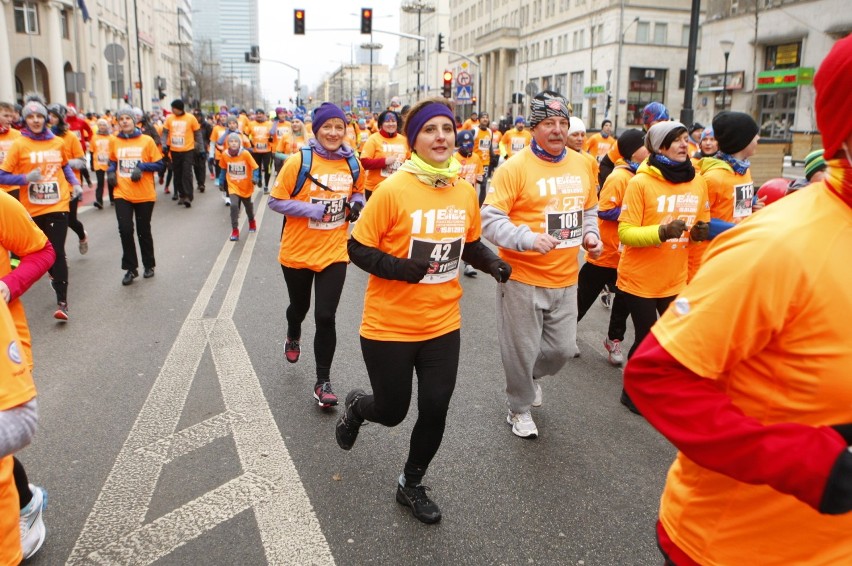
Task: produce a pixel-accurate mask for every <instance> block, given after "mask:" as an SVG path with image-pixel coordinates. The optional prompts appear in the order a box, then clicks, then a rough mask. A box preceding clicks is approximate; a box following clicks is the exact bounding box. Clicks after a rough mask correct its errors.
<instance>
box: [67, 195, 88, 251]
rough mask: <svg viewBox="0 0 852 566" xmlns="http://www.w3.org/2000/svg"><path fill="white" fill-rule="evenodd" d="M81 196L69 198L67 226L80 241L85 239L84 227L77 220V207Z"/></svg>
mask: <svg viewBox="0 0 852 566" xmlns="http://www.w3.org/2000/svg"><path fill="white" fill-rule="evenodd" d="M81 198H83V197H80V198H74V199H71V202H69V203H68V228H70V229H71V230H73V231H74V233H75V234H77V237H78V238H80V241H81V242H82V241H83V240H85V239H86V229H85V228H84V227H83V223H82V222H80V221H79V220H77V207H78V206H80V199H81Z"/></svg>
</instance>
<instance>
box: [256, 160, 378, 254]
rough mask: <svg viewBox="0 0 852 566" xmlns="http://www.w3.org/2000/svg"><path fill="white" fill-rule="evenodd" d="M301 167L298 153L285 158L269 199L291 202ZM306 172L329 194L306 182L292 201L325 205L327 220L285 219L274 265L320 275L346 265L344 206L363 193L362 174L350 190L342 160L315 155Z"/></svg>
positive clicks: (348, 175) (309, 181)
mask: <svg viewBox="0 0 852 566" xmlns="http://www.w3.org/2000/svg"><path fill="white" fill-rule="evenodd" d="M301 166H302V154H301V152H299V153H296V154H294V155H291V156H290V157H289V158H287V161H285V162H284V166H283V167H281V171H280V172H279V173H278V176H277V177H276V178H275V184H274V185H273V186H272V190H271V191H270V196H272V197H274V198H277V199H282V200H288V199H290V198H292V197H291V196H290V195H291V193H292V192H293V189H294V188H295V186H296V178H297V177H298V174H299V169H300V167H301ZM310 172H311V175H312V176H313V177H315V178H316V179H317V180H318V181H319V182H320V183H322V184H323V185H325V186H327V187H329V188H331V189H332V190H331V191H326V190H325V189H322V188H320V187H318V186H316V185H314V183H313V182H312V181H311V180H310V179H307V180H306V181H305V184H304V186H303V187H302V190H301V191H300V192H299V194H298V195H296V197H295V198H296V200H300V201H303V202H315V203H325V204H327V205H328V209H329V213H330V214H331V219H330V221H329V222H322V221H318V220H312V219H310V218H305V217H303V216H292V217H289V218H288V219H287V224H286V226H285V227H284V233H283V234H282V236H281V249H280V251H279V253H278V261H279V262H280V263H281V265H283V266H285V267H292V268H294V269H311V270H313V271H322V270H323V269H325V268H326V267H328V266H329V265H331V264H332V263H337V262H341V261H349V254H348V253H347V251H346V239H347V237H346V233H347V228H348V226H349V222H347V221H346V208H345V204H346V201H347V200H348V199H349V197H350V196H352V193H363V192H364V172H363V170H362V171H361V174H360V175H359V176H358V182H357V184H355V186H354V187H353V186H352V173H351V171H350V170H349V164H348V163H347V162H346V160H345V159H335V160H328V159H325V158H323V157H321V156H319V155H317V154H316V153H314V154H313V157H312V158H311V171H310Z"/></svg>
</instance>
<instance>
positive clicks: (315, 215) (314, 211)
mask: <svg viewBox="0 0 852 566" xmlns="http://www.w3.org/2000/svg"><path fill="white" fill-rule="evenodd" d="M308 206H310V207H311V209H310V211H309V212H308V213H307V214H306V216H307V217H308V218H310V219H311V220H316V221H318V222H327V221H328V218H327V215H328V205H327V204H323V203H321V202H315V203H312V204H310V205H308Z"/></svg>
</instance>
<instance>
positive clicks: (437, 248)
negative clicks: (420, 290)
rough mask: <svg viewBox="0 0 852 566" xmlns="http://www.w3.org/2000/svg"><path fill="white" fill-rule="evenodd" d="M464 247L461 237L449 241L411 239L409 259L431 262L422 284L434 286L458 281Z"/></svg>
mask: <svg viewBox="0 0 852 566" xmlns="http://www.w3.org/2000/svg"><path fill="white" fill-rule="evenodd" d="M462 246H463V242H462V238H461V237H459V238H455V239H448V240H427V239H423V238H411V245H410V246H409V249H408V257H409V258H411V259H425V260H428V261H429V270H428V271H427V272H426V276H425V277H424V278H423V279H421V280H420V283H426V284H429V285H434V284H436V283H446V282H447V281H452V280H453V279H458V276H459V266H460V265H461V254H462Z"/></svg>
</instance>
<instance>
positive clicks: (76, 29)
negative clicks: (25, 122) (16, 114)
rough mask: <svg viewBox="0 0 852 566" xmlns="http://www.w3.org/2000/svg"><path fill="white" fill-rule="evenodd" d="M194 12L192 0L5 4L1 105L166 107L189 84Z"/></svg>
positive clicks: (0, 33) (0, 35) (1, 11)
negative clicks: (38, 97)
mask: <svg viewBox="0 0 852 566" xmlns="http://www.w3.org/2000/svg"><path fill="white" fill-rule="evenodd" d="M83 6H85V8H86V9H85V10H84V9H83ZM190 14H191V10H190V5H189V0H156V1H155V2H153V3H151V2H141V1H138V0H96V1H92V0H89V1H88V2H82V3H80V5H78V2H77V1H76V0H48V1H44V0H12V1H3V2H2V4H0V46H3V49H0V99H2V100H10V101H11V100H15V101H18V102H20V101H22V99H23V97H24V94H25V93H27V92H31V91H35V92H40V93H42V94H43V95H44V96H45V97H46V99H47V100H48V102H59V103H69V102H70V103H74V104H76V105H77V106H78V107H79V108H80V109H83V110H86V111H88V110H92V111H98V112H103V111H104V110H105V109H107V108H113V109H114V108H117V107H119V106H121V105H124V104H128V103H129V104H133V105H135V106H140V107H142V108H145V109H146V110H150V109H152V108H158V107H159V106H160V104H161V101H162V100H163V99H164V98H176V97H178V96H180V94H181V84H183V85H186V84H187V75H186V70H187V69H186V68H185V67H187V66H188V64H189V62H190V61H191V60H192V50H191V39H192V35H191V33H192V27H191V19H190V17H191V16H190ZM187 68H188V67H187ZM181 71H183V73H182V72H181ZM182 79H183V80H182Z"/></svg>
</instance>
